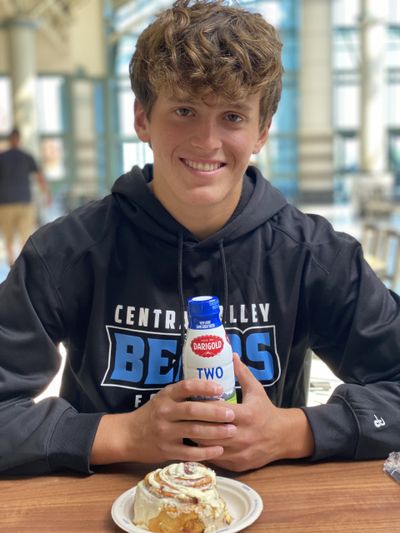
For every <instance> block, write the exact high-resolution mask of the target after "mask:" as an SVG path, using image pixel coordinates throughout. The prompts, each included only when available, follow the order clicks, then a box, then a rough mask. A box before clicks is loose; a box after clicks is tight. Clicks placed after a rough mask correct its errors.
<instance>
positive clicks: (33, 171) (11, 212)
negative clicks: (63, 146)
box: [0, 128, 50, 266]
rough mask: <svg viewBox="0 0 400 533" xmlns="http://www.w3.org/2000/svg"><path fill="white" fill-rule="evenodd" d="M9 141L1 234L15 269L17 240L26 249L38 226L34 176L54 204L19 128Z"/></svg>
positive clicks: (1, 157) (0, 185)
mask: <svg viewBox="0 0 400 533" xmlns="http://www.w3.org/2000/svg"><path fill="white" fill-rule="evenodd" d="M8 140H9V144H10V148H9V149H8V150H6V151H5V152H2V153H0V231H1V232H2V233H3V236H4V241H5V247H6V258H7V262H8V264H9V266H11V265H12V264H13V263H14V259H15V257H16V256H17V255H18V253H19V250H16V251H14V241H15V239H16V238H17V239H18V241H19V243H18V244H19V248H22V246H23V245H24V244H25V241H26V240H27V239H28V237H29V236H30V235H31V234H32V233H33V231H34V229H35V225H36V223H35V222H36V213H35V205H34V202H33V199H32V191H31V176H32V175H34V176H35V177H36V180H37V183H38V185H39V187H40V190H41V191H42V193H43V194H44V197H45V203H46V205H48V204H49V203H50V190H49V188H48V185H47V183H46V180H45V179H44V176H43V174H42V172H41V170H40V168H39V166H38V164H37V163H36V161H35V159H34V158H33V157H32V156H31V155H30V154H29V153H27V152H25V151H24V150H22V149H21V148H20V147H19V146H20V140H21V139H20V132H19V130H18V129H17V128H14V129H13V130H12V131H11V133H10V135H9V138H8Z"/></svg>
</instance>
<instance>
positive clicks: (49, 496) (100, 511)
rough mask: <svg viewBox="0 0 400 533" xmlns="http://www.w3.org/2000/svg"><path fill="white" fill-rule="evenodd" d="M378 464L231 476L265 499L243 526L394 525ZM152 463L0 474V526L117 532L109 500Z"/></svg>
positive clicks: (398, 517) (394, 508)
mask: <svg viewBox="0 0 400 533" xmlns="http://www.w3.org/2000/svg"><path fill="white" fill-rule="evenodd" d="M382 466H383V461H366V462H337V463H319V464H314V465H307V464H302V463H291V464H288V463H285V464H275V465H270V466H268V467H266V468H262V469H260V470H257V471H254V472H250V473H246V474H241V475H231V477H234V478H236V479H240V480H241V481H243V482H244V483H247V484H248V485H250V486H251V487H253V488H254V489H255V490H257V491H258V492H259V493H260V494H261V496H262V498H263V500H264V511H263V513H262V515H261V516H260V517H259V519H258V520H257V521H256V522H255V523H254V524H253V525H251V526H250V527H249V528H247V529H246V531H249V532H256V531H258V532H263V533H265V532H274V533H275V532H283V531H284V532H286V533H292V532H294V533H299V532H304V531H307V532H313V533H318V532H327V533H328V532H329V533H332V532H340V533H347V532H349V533H354V532H363V533H364V532H366V531H371V532H372V531H373V532H374V533H376V532H385V533H389V532H390V533H392V532H400V485H399V484H398V483H396V482H395V481H393V479H392V478H391V477H389V476H388V475H386V474H384V473H383V471H382ZM150 469H151V468H149V467H145V466H140V465H132V464H131V465H117V466H111V467H101V468H98V469H97V473H96V474H95V475H93V476H88V477H84V476H79V475H75V474H64V475H52V476H44V477H37V478H13V479H10V478H7V479H1V480H0V531H1V532H6V533H8V532H17V533H25V532H28V531H29V532H32V531H33V532H41V533H50V532H51V533H78V532H79V531H83V532H85V533H91V532H93V533H94V532H96V533H100V532H114V533H118V532H121V530H120V529H119V528H118V527H117V526H116V525H115V524H114V523H113V521H112V519H111V514H110V509H111V505H112V503H113V501H114V500H115V499H116V498H117V497H118V496H119V495H120V494H121V493H122V492H124V491H126V490H127V489H129V488H130V487H131V486H133V485H135V484H136V482H137V481H138V480H139V479H141V478H142V477H143V476H144V474H145V473H146V472H147V471H148V470H150ZM218 473H219V474H221V472H218Z"/></svg>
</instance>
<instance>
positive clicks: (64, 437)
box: [47, 407, 103, 474]
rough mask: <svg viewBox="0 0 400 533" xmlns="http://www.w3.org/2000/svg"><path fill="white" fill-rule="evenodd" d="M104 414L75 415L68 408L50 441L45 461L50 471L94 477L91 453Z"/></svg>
mask: <svg viewBox="0 0 400 533" xmlns="http://www.w3.org/2000/svg"><path fill="white" fill-rule="evenodd" d="M102 416H103V413H78V412H77V411H75V409H74V408H73V407H70V408H68V409H67V410H66V411H65V412H64V414H63V415H62V416H61V418H60V419H59V421H58V423H57V425H56V427H55V429H54V432H53V434H52V436H51V438H50V441H49V446H48V451H47V458H48V462H49V465H50V469H51V471H56V470H61V469H64V468H67V469H70V470H75V471H78V472H83V473H85V474H93V470H91V468H90V454H91V450H92V446H93V441H94V438H95V436H96V432H97V428H98V425H99V422H100V419H101V417H102Z"/></svg>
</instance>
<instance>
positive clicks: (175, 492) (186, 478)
mask: <svg viewBox="0 0 400 533" xmlns="http://www.w3.org/2000/svg"><path fill="white" fill-rule="evenodd" d="M133 511H134V518H133V522H134V523H135V525H137V526H139V527H141V528H143V529H147V530H149V531H154V532H156V533H214V532H216V531H217V530H218V529H219V528H222V527H226V526H227V525H229V524H230V523H231V521H232V518H231V517H230V515H229V512H228V510H227V507H226V504H225V502H224V500H223V499H222V498H221V496H220V495H219V494H218V490H217V486H216V476H215V472H214V471H213V470H211V468H207V467H205V466H204V465H202V464H200V463H174V464H171V465H169V466H166V467H165V468H158V469H157V470H154V471H152V472H150V473H149V474H147V476H146V477H145V478H144V479H143V480H142V481H140V483H138V485H137V487H136V494H135V500H134V506H133Z"/></svg>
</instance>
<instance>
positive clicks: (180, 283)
mask: <svg viewBox="0 0 400 533" xmlns="http://www.w3.org/2000/svg"><path fill="white" fill-rule="evenodd" d="M178 293H179V307H180V311H181V342H182V347H183V343H184V341H185V296H184V294H183V233H180V234H179V241H178Z"/></svg>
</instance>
